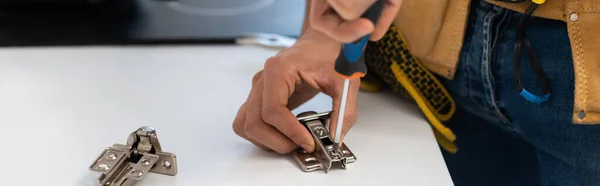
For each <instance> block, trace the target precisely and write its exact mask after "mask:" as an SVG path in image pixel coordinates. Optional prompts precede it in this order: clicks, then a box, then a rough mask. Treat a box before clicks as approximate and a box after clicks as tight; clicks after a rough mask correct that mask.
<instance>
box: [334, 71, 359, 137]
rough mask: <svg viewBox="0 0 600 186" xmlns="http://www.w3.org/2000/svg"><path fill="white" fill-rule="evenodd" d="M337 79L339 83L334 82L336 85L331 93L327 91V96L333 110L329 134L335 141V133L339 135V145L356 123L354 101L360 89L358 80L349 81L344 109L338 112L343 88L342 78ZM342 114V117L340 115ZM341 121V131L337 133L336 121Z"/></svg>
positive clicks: (341, 101)
mask: <svg viewBox="0 0 600 186" xmlns="http://www.w3.org/2000/svg"><path fill="white" fill-rule="evenodd" d="M337 79H339V82H338V81H337V80H336V83H334V87H331V91H327V94H328V95H329V96H331V98H332V99H333V109H332V112H331V121H330V125H329V133H330V135H331V137H332V139H335V137H336V136H335V135H336V133H339V134H340V135H341V138H340V144H341V143H342V142H343V140H344V136H346V134H347V133H348V131H350V128H352V126H353V125H354V123H355V122H356V118H357V111H356V99H357V95H358V91H359V88H360V78H355V79H352V80H350V83H349V86H348V92H347V95H346V101H345V105H346V108H345V109H344V110H343V113H342V110H340V106H341V104H342V103H343V99H342V98H343V93H344V90H343V86H344V79H342V78H337ZM340 114H342V115H340ZM340 118H341V121H342V129H341V131H340V132H337V130H336V129H337V125H338V121H340Z"/></svg>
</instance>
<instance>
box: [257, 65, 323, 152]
mask: <svg viewBox="0 0 600 186" xmlns="http://www.w3.org/2000/svg"><path fill="white" fill-rule="evenodd" d="M284 73H287V74H288V75H284ZM289 74H294V73H289V72H285V71H284V70H283V69H282V68H279V67H278V66H277V63H270V62H267V64H266V65H265V71H264V77H265V78H264V81H265V82H264V86H265V87H264V91H263V99H262V101H263V102H262V110H261V112H262V119H263V120H264V121H265V122H266V123H268V124H270V125H272V126H274V127H275V128H277V129H278V130H279V131H280V132H281V133H283V134H284V135H285V136H287V137H288V138H289V139H291V140H292V141H293V142H294V143H295V144H297V145H299V146H301V147H302V148H303V149H304V150H305V151H307V152H312V151H313V150H314V145H315V144H314V139H313V138H312V136H311V135H310V133H309V132H308V130H306V128H305V127H304V126H303V125H302V124H300V122H298V119H297V118H296V116H295V115H294V114H293V113H292V112H291V111H290V110H289V109H288V108H287V105H288V98H289V97H290V96H291V95H292V93H293V92H294V88H295V87H294V86H295V85H296V82H299V81H300V80H299V78H300V77H290V75H289ZM285 77H290V78H289V79H286V78H285Z"/></svg>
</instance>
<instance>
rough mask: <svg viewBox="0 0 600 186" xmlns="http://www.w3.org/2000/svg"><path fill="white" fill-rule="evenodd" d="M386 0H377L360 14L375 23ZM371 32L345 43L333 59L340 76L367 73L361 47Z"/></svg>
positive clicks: (362, 75) (357, 76)
mask: <svg viewBox="0 0 600 186" xmlns="http://www.w3.org/2000/svg"><path fill="white" fill-rule="evenodd" d="M386 1H387V0H377V1H376V2H375V3H373V5H371V7H369V9H367V11H366V12H365V13H364V14H363V15H362V16H361V17H362V18H366V19H369V20H370V21H371V22H373V25H376V24H377V21H378V20H379V17H380V16H381V12H382V11H383V7H384V5H385V3H386ZM370 37H371V34H367V35H366V36H364V37H362V38H360V39H358V40H356V41H354V42H352V43H345V44H344V45H343V46H342V50H341V51H340V54H339V56H338V58H337V59H336V61H335V71H336V72H337V73H338V74H339V75H340V76H342V77H344V78H347V79H353V78H360V77H364V76H365V75H366V74H367V65H366V64H365V59H364V55H363V49H364V47H365V45H366V44H367V42H368V41H369V38H370Z"/></svg>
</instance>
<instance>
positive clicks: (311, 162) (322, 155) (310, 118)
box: [292, 112, 356, 173]
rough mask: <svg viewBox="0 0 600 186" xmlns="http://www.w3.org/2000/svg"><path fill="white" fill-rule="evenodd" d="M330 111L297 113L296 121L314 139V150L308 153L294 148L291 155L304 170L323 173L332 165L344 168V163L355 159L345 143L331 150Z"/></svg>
mask: <svg viewBox="0 0 600 186" xmlns="http://www.w3.org/2000/svg"><path fill="white" fill-rule="evenodd" d="M330 114H331V113H330V112H324V113H316V112H304V113H301V114H299V115H298V121H300V123H301V124H303V125H304V126H305V127H306V128H307V129H308V131H309V132H310V134H311V135H312V137H313V138H314V140H315V150H314V151H313V152H312V153H308V152H306V151H304V150H303V149H301V148H299V149H296V150H295V151H294V152H293V154H292V156H293V157H294V160H295V161H296V163H298V165H299V166H300V168H302V170H303V171H305V172H312V171H316V170H323V171H325V173H327V172H328V171H329V169H331V168H332V167H341V168H342V169H346V165H347V164H349V163H353V162H354V161H356V156H354V154H353V153H352V151H350V149H349V148H348V147H347V146H346V144H345V143H342V146H341V148H339V149H338V150H337V151H335V150H333V139H332V138H330V136H329V120H330Z"/></svg>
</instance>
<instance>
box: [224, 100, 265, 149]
mask: <svg viewBox="0 0 600 186" xmlns="http://www.w3.org/2000/svg"><path fill="white" fill-rule="evenodd" d="M245 121H246V104H242V106H241V107H240V109H239V110H238V113H237V115H236V117H235V119H234V120H233V132H235V134H237V135H238V136H240V137H242V138H244V139H246V140H248V141H249V142H251V143H252V144H254V145H256V146H258V147H260V148H261V149H264V150H267V151H270V150H271V149H269V148H268V147H267V146H264V145H262V144H260V143H258V142H257V141H256V140H253V139H252V138H249V137H248V136H247V135H246V132H245V131H244V124H245Z"/></svg>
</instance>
